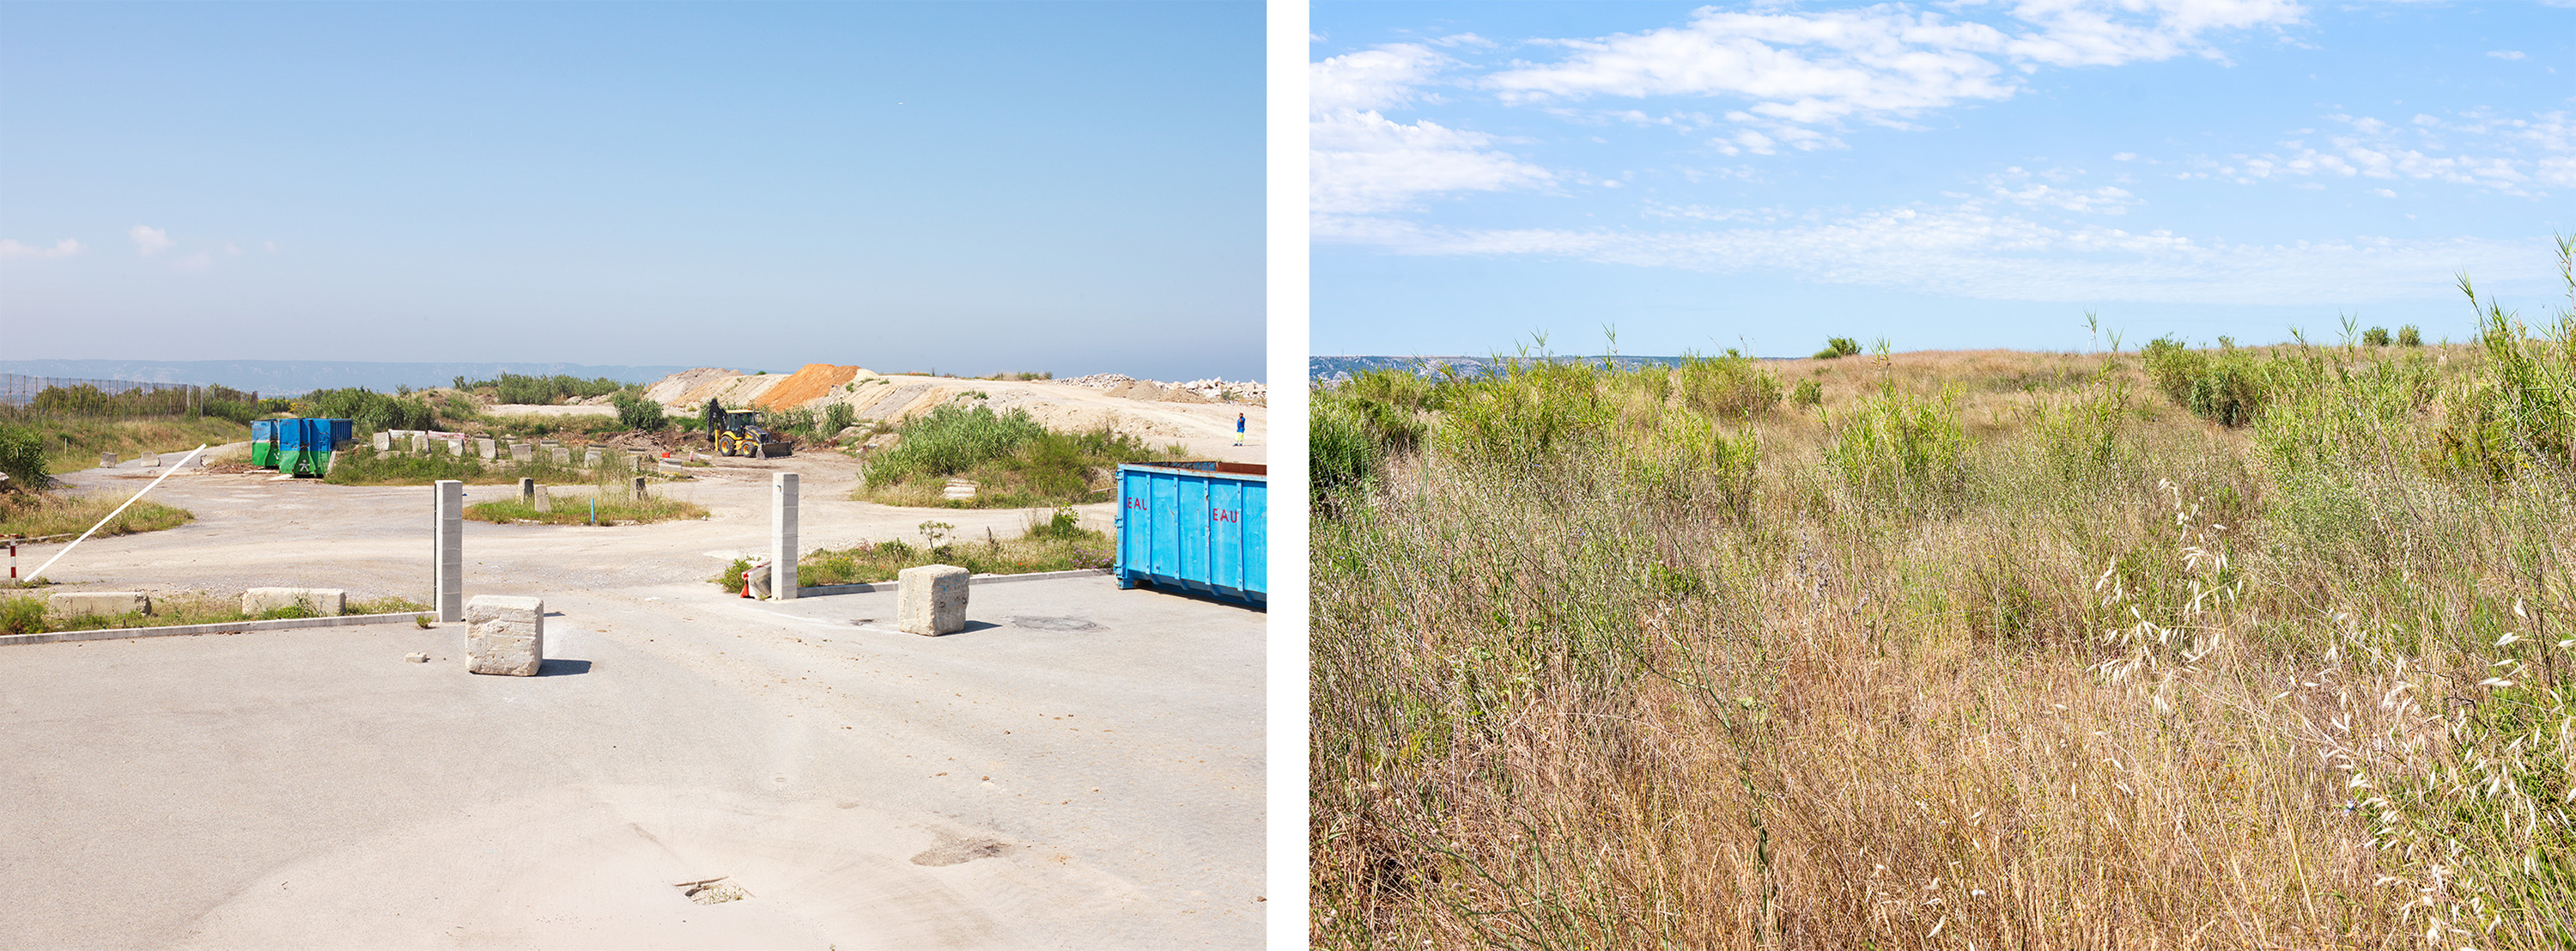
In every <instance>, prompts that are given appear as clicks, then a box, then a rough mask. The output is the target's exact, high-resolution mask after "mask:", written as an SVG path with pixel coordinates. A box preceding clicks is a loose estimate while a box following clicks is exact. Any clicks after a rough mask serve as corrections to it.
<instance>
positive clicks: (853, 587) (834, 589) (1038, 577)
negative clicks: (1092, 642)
mask: <svg viewBox="0 0 2576 951" xmlns="http://www.w3.org/2000/svg"><path fill="white" fill-rule="evenodd" d="M1109 573H1110V569H1107V568H1075V569H1073V570H1071V571H1033V572H1030V573H1028V574H1024V575H975V576H972V577H969V578H967V579H966V583H967V584H970V585H977V584H1006V583H1009V582H1013V581H1048V580H1052V579H1056V578H1089V577H1094V576H1099V577H1106V576H1108V575H1109ZM900 587H902V585H899V584H896V583H895V582H892V581H873V582H862V583H859V584H818V585H808V586H806V587H802V588H798V589H796V596H797V597H800V598H818V597H822V596H825V595H833V594H866V593H868V592H871V591H893V590H895V589H897V588H900Z"/></svg>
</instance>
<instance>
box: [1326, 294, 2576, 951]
mask: <svg viewBox="0 0 2576 951" xmlns="http://www.w3.org/2000/svg"><path fill="white" fill-rule="evenodd" d="M2568 250H2570V249H2569V248H2568V247H2567V246H2566V245H2564V244H2562V248H2561V251H2562V257H2564V256H2565V252H2567V251H2568ZM2570 287H2571V292H2576V281H2571V283H2570ZM2472 306H2473V307H2479V308H2483V310H2482V313H2481V314H2480V320H2481V333H2480V335H2479V337H2478V339H2477V340H2475V341H2473V342H2471V343H2468V344H2456V345H2437V346H2414V347H2409V346H2373V345H2368V344H2365V343H2362V342H2360V337H2359V336H2358V335H2354V337H2355V339H2354V341H2353V342H2349V343H2345V342H2338V343H2322V342H2320V343H2313V344H2309V343H2293V344H2290V345H2285V346H2275V347H2264V348H2239V347H2221V348H2216V349H2187V348H2183V347H2179V346H2176V345H2174V343H2173V342H2171V341H2165V342H2159V343H2156V344H2151V345H2150V346H2148V347H2147V348H2145V349H2144V350H2142V351H2141V350H2132V351H2130V352H2121V353H2109V354H2088V355H2062V354H2041V353H2015V352H1976V353H1922V354H1897V355H1893V356H1886V355H1877V356H1873V355H1858V356H1851V357H1844V358H1841V359H1833V360H1803V361H1789V362H1774V363H1755V362H1753V361H1748V360H1741V359H1730V358H1716V359H1710V360H1705V361H1699V362H1696V363H1693V364H1690V365H1687V366H1683V367H1678V368H1669V369H1667V368H1650V369H1646V370H1642V371H1636V372H1609V371H1605V370H1602V369H1600V368H1597V367H1586V366H1567V365H1561V364H1540V363H1530V364H1524V365H1522V366H1521V367H1519V368H1518V369H1517V370H1515V371H1513V372H1512V373H1510V374H1508V375H1506V376H1502V377H1497V378H1490V379H1486V380H1480V381H1446V382H1438V383H1425V382H1422V381H1418V380H1414V379H1412V378H1410V377H1404V376H1399V375H1394V374H1377V375H1371V376H1366V377H1362V378H1360V379H1357V380H1355V381H1352V382H1351V383H1348V384H1345V385H1342V386H1339V387H1335V388H1333V389H1330V390H1326V391H1320V392H1319V393H1318V394H1317V400H1316V404H1315V424H1314V426H1315V428H1314V431H1313V435H1312V439H1313V440H1314V445H1313V449H1312V452H1313V454H1314V459H1315V471H1316V473H1317V479H1318V489H1317V493H1318V496H1317V499H1316V513H1317V514H1316V516H1315V519H1314V523H1313V530H1314V535H1313V537H1314V552H1313V561H1312V572H1313V583H1314V587H1313V592H1314V594H1313V599H1314V602H1313V625H1314V632H1313V645H1314V647H1313V651H1314V654H1313V658H1312V660H1313V666H1312V672H1311V677H1312V684H1311V687H1312V697H1313V707H1312V711H1311V731H1312V743H1313V745H1312V750H1311V756H1312V763H1311V766H1312V788H1311V789H1310V794H1311V797H1312V804H1313V805H1312V812H1311V820H1310V821H1311V823H1312V828H1311V833H1312V848H1313V853H1312V866H1311V869H1312V871H1311V874H1312V887H1313V905H1312V912H1311V922H1310V925H1311V935H1312V938H1313V942H1314V943H1315V944H1316V945H1318V946H1323V947H1337V948H1421V947H1522V948H1834V949H1841V948H1972V947H1973V948H2051V949H2105V948H2177V949H2179V948H2231V949H2232V948H2299V949H2309V948H2400V947H2405V948H2414V947H2442V948H2452V947H2463V948H2470V947H2473V948H2565V947H2569V946H2571V945H2572V944H2576V826H2571V824H2570V822H2569V817H2568V814H2567V809H2568V807H2569V802H2570V801H2571V799H2576V764H2571V751H2576V737H2571V735H2570V733H2571V730H2576V706H2571V705H2570V703H2569V701H2568V696H2567V693H2568V691H2569V689H2570V688H2571V687H2576V684H2571V683H2570V682H2569V681H2568V679H2567V678H2568V675H2569V673H2570V671H2571V662H2576V563H2571V561H2570V555H2571V546H2576V439H2572V438H2571V437H2576V319H2571V318H2570V317H2569V316H2568V315H2567V314H2564V313H2562V314H2558V315H2555V316H2554V317H2553V316H2538V317H2534V318H2531V319H2530V320H2529V322H2528V325H2526V322H2525V321H2523V320H2520V319H2517V318H2516V317H2515V316H2514V315H2512V314H2508V313H2505V312H2502V311H2500V310H2496V309H2493V308H2492V307H2491V306H2490V305H2488V304H2486V303H2485V302H2483V301H2478V300H2476V299H2475V298H2474V297H2473V298H2472ZM2376 336H2377V335H2373V337H2374V338H2375V337H2376ZM1807 383H1813V384H1815V386H1814V388H1813V389H1812V390H1811V389H1809V388H1807V387H1805V386H1803V385H1802V384H1807ZM2231 424H2232V425H2231Z"/></svg>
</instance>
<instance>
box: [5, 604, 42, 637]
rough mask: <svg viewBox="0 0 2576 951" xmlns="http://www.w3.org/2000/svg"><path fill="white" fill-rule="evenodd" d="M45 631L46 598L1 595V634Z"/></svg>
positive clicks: (40, 632) (39, 632)
mask: <svg viewBox="0 0 2576 951" xmlns="http://www.w3.org/2000/svg"><path fill="white" fill-rule="evenodd" d="M42 633H45V599H43V598H36V597H25V598H9V597H0V634H42Z"/></svg>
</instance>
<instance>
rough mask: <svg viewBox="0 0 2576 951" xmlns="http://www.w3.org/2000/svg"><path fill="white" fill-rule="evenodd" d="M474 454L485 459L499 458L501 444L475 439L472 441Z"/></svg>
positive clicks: (495, 441) (494, 441)
mask: <svg viewBox="0 0 2576 951" xmlns="http://www.w3.org/2000/svg"><path fill="white" fill-rule="evenodd" d="M474 454H475V455H478V456H481V457H483V458H485V459H498V458H501V443H500V441H499V440H494V439H477V440H475V441H474Z"/></svg>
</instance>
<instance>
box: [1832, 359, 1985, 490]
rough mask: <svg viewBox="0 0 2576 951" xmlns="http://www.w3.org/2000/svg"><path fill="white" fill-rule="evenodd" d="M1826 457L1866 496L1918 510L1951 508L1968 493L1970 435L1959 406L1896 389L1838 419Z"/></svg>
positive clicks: (1852, 485)
mask: <svg viewBox="0 0 2576 951" xmlns="http://www.w3.org/2000/svg"><path fill="white" fill-rule="evenodd" d="M1835 422H1836V425H1835V426H1834V430H1833V436H1832V441H1831V443H1829V444H1828V445H1827V446H1826V447H1825V460H1826V463H1827V464H1828V465H1830V466H1831V467H1832V468H1833V469H1834V471H1835V472H1836V473H1838V474H1839V475H1841V476H1842V479H1843V482H1844V484H1845V485H1848V486H1850V487H1851V489H1852V491H1853V493H1854V494H1855V495H1857V496H1859V497H1861V498H1863V499H1866V500H1873V501H1880V502H1887V503H1892V504H1895V505H1897V506H1899V507H1901V508H1905V509H1909V510H1912V511H1915V512H1919V513H1931V512H1938V511H1946V510H1947V509H1949V508H1950V507H1952V506H1954V505H1956V504H1957V503H1958V502H1960V501H1961V500H1962V499H1964V498H1965V497H1966V495H1967V489H1968V467H1967V437H1966V435H1965V434H1964V433H1962V432H1961V430H1960V428H1959V411H1958V407H1957V405H1956V404H1955V403H1954V402H1953V401H1952V400H1951V399H1950V398H1949V397H1947V396H1944V397H1942V398H1940V399H1927V398H1924V397H1918V396H1915V395H1912V394H1909V393H1902V392H1898V391H1897V390H1895V389H1894V388H1889V389H1886V390H1883V391H1881V392H1880V393H1879V394H1878V395H1876V396H1873V397H1870V398H1869V399H1868V400H1867V401H1865V402H1863V403H1862V404H1861V405H1860V408H1859V409H1858V410H1856V411H1855V412H1854V413H1853V414H1852V415H1850V416H1849V417H1847V418H1844V419H1841V420H1837V421H1835Z"/></svg>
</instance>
